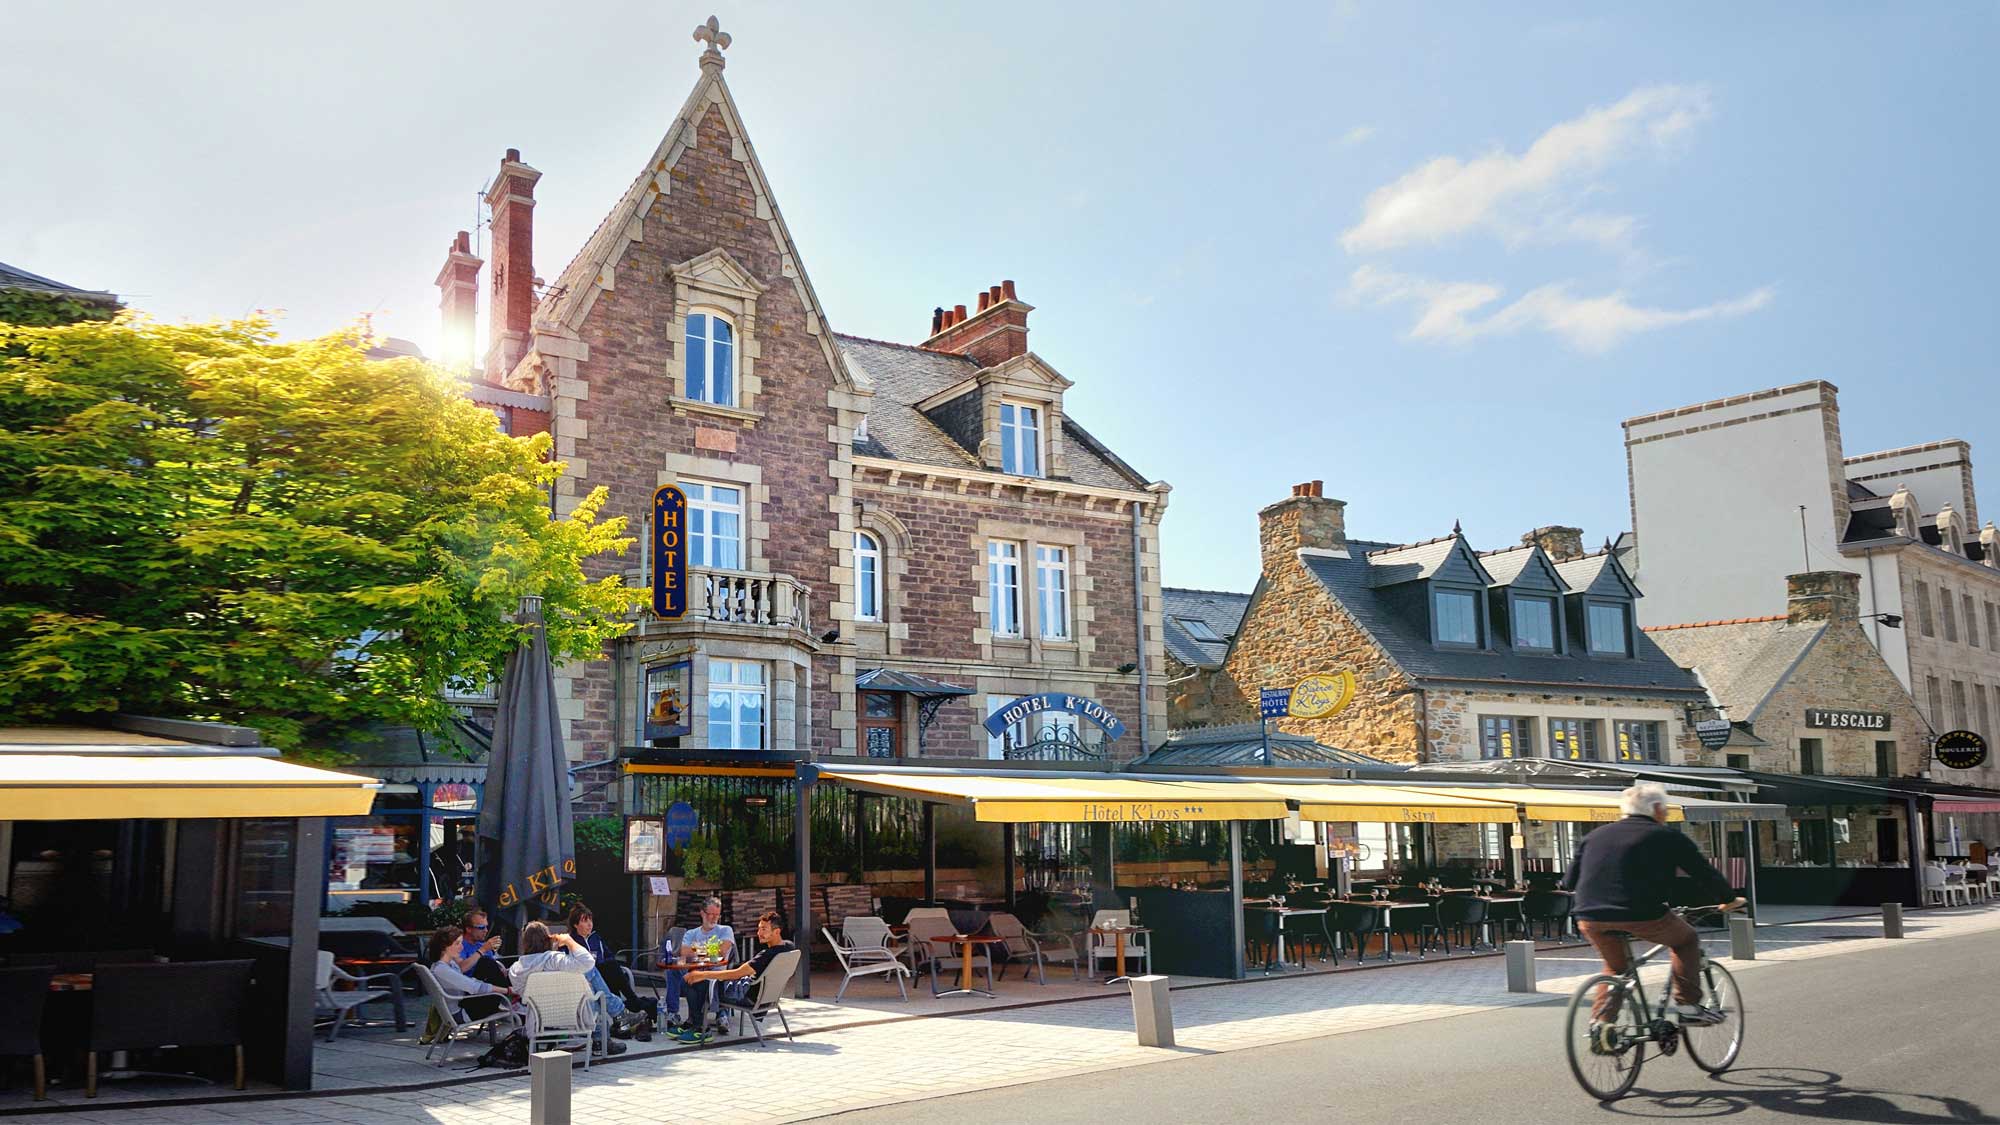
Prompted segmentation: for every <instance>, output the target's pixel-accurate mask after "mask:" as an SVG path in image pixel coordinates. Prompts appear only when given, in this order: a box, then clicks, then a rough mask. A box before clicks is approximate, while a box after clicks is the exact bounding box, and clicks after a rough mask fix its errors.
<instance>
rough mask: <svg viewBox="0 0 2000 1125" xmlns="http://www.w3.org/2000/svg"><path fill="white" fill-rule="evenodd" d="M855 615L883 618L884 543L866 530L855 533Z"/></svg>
mask: <svg viewBox="0 0 2000 1125" xmlns="http://www.w3.org/2000/svg"><path fill="white" fill-rule="evenodd" d="M854 597H855V606H854V616H855V617H856V618H858V619H860V620H862V621H880V620H882V544H881V543H880V542H879V541H877V540H876V538H875V537H874V536H873V535H870V534H869V533H867V532H865V531H857V532H855V533H854Z"/></svg>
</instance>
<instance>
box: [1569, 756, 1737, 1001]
mask: <svg viewBox="0 0 2000 1125" xmlns="http://www.w3.org/2000/svg"><path fill="white" fill-rule="evenodd" d="M1619 807H1620V808H1622V809H1623V810H1624V812H1625V818H1624V819H1623V820H1619V821H1615V822H1613V823H1611V824H1607V825H1605V826H1604V827H1602V828H1599V829H1596V830H1595V831H1593V832H1591V833H1590V835H1588V836H1585V837H1584V838H1583V840H1582V842H1581V843H1579V844H1578V845H1577V848H1576V858H1575V860H1574V861H1573V862H1571V864H1570V867H1569V873H1568V874H1566V875H1564V876H1563V884H1562V885H1563V889H1564V890H1571V891H1575V892H1576V904H1575V905H1574V906H1572V907H1571V908H1570V912H1571V913H1572V914H1573V915H1575V917H1576V918H1577V928H1578V929H1581V930H1582V931H1583V936H1584V937H1586V938H1589V939H1590V944H1591V945H1593V946H1596V947H1597V953H1598V956H1600V957H1602V958H1604V971H1605V972H1607V973H1622V972H1624V971H1625V970H1626V969H1628V968H1630V967H1631V959H1630V956H1629V955H1630V950H1629V948H1628V947H1627V946H1626V945H1625V943H1624V942H1623V941H1622V940H1621V939H1619V938H1617V937H1615V936H1613V935H1614V934H1616V933H1618V932H1621V931H1622V932H1624V933H1628V934H1631V935H1632V936H1633V937H1635V938H1638V939H1639V940H1640V941H1650V942H1653V943H1654V944H1656V945H1664V946H1666V947H1667V948H1669V949H1671V950H1673V955H1674V974H1673V975H1674V999H1675V1000H1676V1001H1677V1003H1675V1004H1673V1005H1671V1006H1670V1007H1669V1008H1668V1011H1670V1012H1673V1013H1675V1014H1677V1015H1679V1016H1680V1017H1681V1018H1682V1019H1683V1020H1684V1021H1686V1022H1688V1023H1698V1022H1701V1021H1703V1020H1708V1021H1713V1020H1714V1019H1716V1018H1717V1016H1718V1015H1719V1013H1715V1012H1712V1011H1709V1010H1708V1009H1705V1008H1703V1007H1702V1005H1701V976H1700V973H1701V936H1700V935H1699V934H1697V933H1695V930H1694V927H1693V926H1690V925H1688V924H1687V922H1686V921H1685V920H1684V919H1682V918H1681V917H1679V916H1678V915H1674V914H1669V913H1668V912H1667V906H1668V903H1667V895H1668V888H1669V887H1670V886H1672V884H1673V880H1674V876H1675V874H1676V873H1677V872H1682V871H1685V872H1686V873H1687V874H1688V877H1689V878H1691V879H1693V880H1695V881H1696V882H1697V883H1699V884H1701V886H1702V890H1703V893H1704V895H1707V894H1711V893H1712V894H1713V895H1714V896H1715V898H1714V900H1713V901H1715V902H1719V903H1721V902H1726V903H1727V904H1728V905H1726V906H1724V907H1723V909H1724V910H1734V909H1736V908H1737V907H1739V906H1741V905H1743V900H1742V899H1740V898H1734V899H1732V897H1731V895H1730V886H1729V880H1727V879H1725V878H1723V877H1722V873H1721V872H1719V871H1717V870H1716V869H1715V868H1714V867H1713V866H1712V865H1710V863H1709V862H1708V860H1707V859H1706V858H1704V857H1703V856H1702V854H1701V851H1700V850H1699V849H1697V848H1696V847H1695V846H1694V841H1693V840H1690V839H1688V838H1687V837H1686V836H1685V835H1683V834H1681V833H1680V832H1679V831H1677V830H1675V829H1672V828H1668V827H1667V826H1666V824H1667V791H1666V789H1665V788H1664V787H1663V786H1660V785H1656V784H1654V783H1652V782H1640V783H1639V784H1637V785H1634V786H1633V787H1632V788H1630V789H1627V790H1625V792H1624V793H1622V794H1620V800H1619ZM1609 1002H1610V990H1609V989H1599V990H1598V996H1597V1004H1596V1006H1595V1008H1594V1009H1593V1011H1592V1014H1593V1015H1594V1016H1596V1017H1598V1018H1600V1019H1602V1018H1603V1017H1604V1009H1605V1006H1606V1005H1607V1004H1608V1003H1609Z"/></svg>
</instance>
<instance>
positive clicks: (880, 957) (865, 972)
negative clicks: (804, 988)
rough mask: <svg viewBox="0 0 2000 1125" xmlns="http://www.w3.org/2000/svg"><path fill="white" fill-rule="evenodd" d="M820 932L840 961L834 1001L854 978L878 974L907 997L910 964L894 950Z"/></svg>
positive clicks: (822, 929)
mask: <svg viewBox="0 0 2000 1125" xmlns="http://www.w3.org/2000/svg"><path fill="white" fill-rule="evenodd" d="M819 932H820V933H822V934H825V935H826V943H827V944H828V945H830V946H832V947H833V957H834V960H836V961H839V962H840V971H841V973H843V974H844V975H843V976H842V977H841V980H840V989H839V991H837V992H835V993H834V994H833V1002H834V1003H836V1004H838V1003H840V998H841V997H842V996H843V995H845V994H846V992H847V986H848V985H850V984H853V983H854V978H855V977H866V976H875V975H878V974H879V975H882V976H887V977H890V978H892V979H894V980H895V982H896V991H898V992H900V993H902V994H903V999H904V1000H905V1001H908V1000H909V998H910V990H909V989H908V988H907V987H906V986H905V985H904V982H905V981H907V980H908V979H909V978H910V967H909V966H908V965H905V964H903V963H902V961H900V960H898V959H897V958H896V955H895V954H894V953H891V952H889V951H888V950H887V949H884V948H883V947H882V946H879V945H859V946H857V945H850V944H848V941H847V938H846V935H844V934H843V935H840V936H835V934H834V932H833V931H832V930H829V929H826V928H825V927H821V928H820V931H819ZM765 975H766V976H768V975H770V971H769V970H766V971H765Z"/></svg>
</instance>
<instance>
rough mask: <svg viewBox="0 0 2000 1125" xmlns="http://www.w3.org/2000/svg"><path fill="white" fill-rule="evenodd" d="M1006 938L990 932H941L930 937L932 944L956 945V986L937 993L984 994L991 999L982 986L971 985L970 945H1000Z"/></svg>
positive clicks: (951, 994) (952, 994) (950, 994)
mask: <svg viewBox="0 0 2000 1125" xmlns="http://www.w3.org/2000/svg"><path fill="white" fill-rule="evenodd" d="M1006 940H1007V939H1006V938H998V937H993V936H992V935H990V934H989V935H987V936H985V937H981V936H979V935H978V934H941V935H939V936H937V937H934V938H932V939H931V941H932V943H934V944H943V945H956V946H958V987H957V988H954V989H951V990H949V991H946V992H940V993H938V995H939V996H984V997H986V998H987V999H989V1000H991V999H992V998H993V994H992V993H991V992H988V991H986V990H985V989H983V988H974V987H972V947H973V946H975V945H1000V944H1002V943H1004V942H1005V941H1006Z"/></svg>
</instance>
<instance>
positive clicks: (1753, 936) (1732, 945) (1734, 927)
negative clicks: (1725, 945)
mask: <svg viewBox="0 0 2000 1125" xmlns="http://www.w3.org/2000/svg"><path fill="white" fill-rule="evenodd" d="M1729 956H1730V958H1731V959H1732V960H1736V961H1755V960H1756V959H1757V920H1756V919H1754V918H1752V917H1750V916H1749V915H1747V914H1731V915H1730V916H1729Z"/></svg>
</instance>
